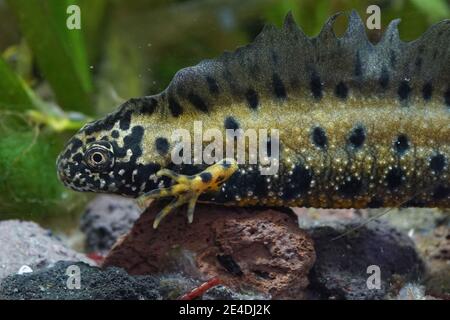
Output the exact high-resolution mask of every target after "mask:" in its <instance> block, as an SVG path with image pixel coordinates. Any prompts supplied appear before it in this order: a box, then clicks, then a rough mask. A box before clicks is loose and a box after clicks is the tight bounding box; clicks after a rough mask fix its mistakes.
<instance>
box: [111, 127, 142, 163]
mask: <svg viewBox="0 0 450 320" xmlns="http://www.w3.org/2000/svg"><path fill="white" fill-rule="evenodd" d="M143 135H144V128H143V127H142V126H134V127H133V128H132V129H131V133H130V134H129V135H127V136H125V137H124V138H123V143H124V148H123V150H116V148H114V153H115V154H116V156H117V155H119V154H120V155H121V156H122V157H124V156H125V155H126V151H127V149H130V150H131V157H130V161H129V164H130V165H134V163H135V162H136V159H137V158H139V157H140V156H141V155H142V149H141V141H142V137H143Z"/></svg>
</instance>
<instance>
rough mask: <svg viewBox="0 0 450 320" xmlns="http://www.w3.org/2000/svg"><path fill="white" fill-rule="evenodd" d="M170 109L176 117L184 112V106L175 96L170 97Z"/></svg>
mask: <svg viewBox="0 0 450 320" xmlns="http://www.w3.org/2000/svg"><path fill="white" fill-rule="evenodd" d="M169 109H170V113H171V114H172V116H174V117H178V116H179V115H180V114H182V113H183V108H182V107H181V105H180V104H179V103H178V101H176V100H175V99H174V98H173V97H169Z"/></svg>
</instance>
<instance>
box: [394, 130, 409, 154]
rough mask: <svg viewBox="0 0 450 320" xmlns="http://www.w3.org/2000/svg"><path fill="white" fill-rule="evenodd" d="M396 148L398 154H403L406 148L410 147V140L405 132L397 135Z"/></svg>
mask: <svg viewBox="0 0 450 320" xmlns="http://www.w3.org/2000/svg"><path fill="white" fill-rule="evenodd" d="M394 148H395V150H396V151H397V153H398V154H403V153H405V152H406V150H408V149H409V140H408V137H407V136H406V135H404V134H400V135H399V136H398V137H397V140H395V142H394Z"/></svg>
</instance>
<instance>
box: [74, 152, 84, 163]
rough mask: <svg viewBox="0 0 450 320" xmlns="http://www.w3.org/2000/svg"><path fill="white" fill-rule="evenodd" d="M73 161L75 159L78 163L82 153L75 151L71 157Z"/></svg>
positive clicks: (81, 158) (81, 159)
mask: <svg viewBox="0 0 450 320" xmlns="http://www.w3.org/2000/svg"><path fill="white" fill-rule="evenodd" d="M72 160H73V161H76V162H78V163H81V161H83V155H82V154H81V152H77V153H76V154H75V155H74V156H73V157H72Z"/></svg>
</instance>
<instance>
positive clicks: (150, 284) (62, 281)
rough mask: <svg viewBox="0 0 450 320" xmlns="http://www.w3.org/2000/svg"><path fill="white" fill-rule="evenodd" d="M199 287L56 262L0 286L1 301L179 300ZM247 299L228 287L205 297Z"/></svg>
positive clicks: (176, 279)
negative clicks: (77, 278) (74, 277)
mask: <svg viewBox="0 0 450 320" xmlns="http://www.w3.org/2000/svg"><path fill="white" fill-rule="evenodd" d="M74 266H76V267H78V268H79V275H80V282H79V287H78V289H77V287H76V286H72V284H75V283H76V282H72V281H71V280H70V279H69V276H68V275H67V274H68V272H67V270H68V268H69V267H70V268H72V269H73V268H74ZM77 272H78V270H77ZM71 274H72V275H73V274H74V273H71ZM68 280H69V281H68ZM198 285H200V282H198V281H195V280H193V279H190V278H187V277H184V276H182V275H180V274H168V275H157V276H153V275H149V276H130V275H128V274H127V273H126V272H125V270H123V269H121V268H116V267H109V268H106V269H100V268H98V267H93V266H90V265H87V264H85V263H82V262H70V261H69V262H66V261H65V262H57V263H56V264H55V265H54V266H52V267H50V268H46V269H42V270H39V271H37V272H33V273H27V274H24V275H11V276H8V277H6V278H5V279H4V280H3V281H2V282H1V285H0V300H3V299H11V300H18V299H25V300H29V299H33V300H42V299H48V300H105V299H106V300H127V299H132V300H143V299H148V300H154V299H176V298H179V297H180V296H182V295H183V294H185V293H186V292H189V291H191V290H192V289H193V288H195V287H196V286H198ZM248 297H249V296H245V295H239V294H238V293H236V292H234V291H232V290H230V289H229V288H225V287H223V286H218V287H215V288H212V289H210V290H208V291H207V292H206V294H205V295H204V297H203V298H204V299H243V298H248ZM256 298H261V297H260V296H257V297H256Z"/></svg>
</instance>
